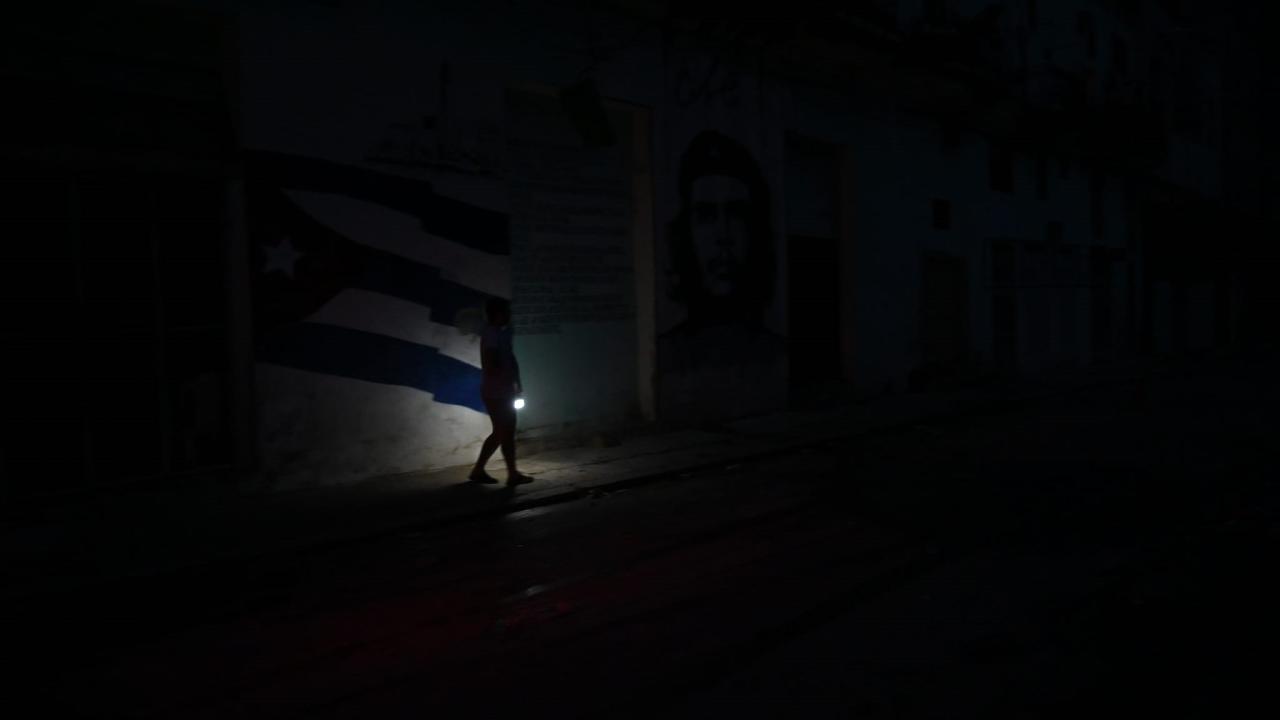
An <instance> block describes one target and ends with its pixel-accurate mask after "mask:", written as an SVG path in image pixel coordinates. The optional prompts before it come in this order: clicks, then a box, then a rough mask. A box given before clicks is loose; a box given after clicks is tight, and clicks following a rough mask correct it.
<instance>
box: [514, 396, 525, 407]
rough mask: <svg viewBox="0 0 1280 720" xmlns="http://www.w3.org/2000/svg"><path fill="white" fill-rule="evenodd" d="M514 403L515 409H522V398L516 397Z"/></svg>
mask: <svg viewBox="0 0 1280 720" xmlns="http://www.w3.org/2000/svg"><path fill="white" fill-rule="evenodd" d="M515 405H516V409H517V410H523V409H524V398H516V403H515Z"/></svg>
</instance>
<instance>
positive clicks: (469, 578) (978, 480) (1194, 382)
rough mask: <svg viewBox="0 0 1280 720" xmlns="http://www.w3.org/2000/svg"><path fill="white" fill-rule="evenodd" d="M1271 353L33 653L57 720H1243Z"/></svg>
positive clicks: (233, 588)
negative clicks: (1110, 717)
mask: <svg viewBox="0 0 1280 720" xmlns="http://www.w3.org/2000/svg"><path fill="white" fill-rule="evenodd" d="M1271 367H1272V365H1271V364H1270V362H1269V361H1267V362H1263V361H1262V360H1254V361H1253V362H1251V363H1244V362H1243V361H1239V360H1236V361H1234V362H1233V363H1232V364H1231V365H1230V366H1223V365H1221V364H1220V363H1219V364H1215V365H1213V366H1205V367H1200V368H1199V369H1194V370H1190V371H1182V372H1180V373H1178V374H1173V373H1168V374H1162V375H1156V376H1155V377H1154V378H1153V379H1152V380H1151V381H1150V382H1149V383H1148V384H1147V385H1146V386H1145V388H1140V387H1139V386H1137V385H1131V384H1127V385H1123V386H1119V387H1107V388H1100V389H1097V390H1094V391H1091V392H1086V393H1078V394H1075V395H1073V396H1068V397H1060V398H1053V399H1048V400H1044V401H1041V402H1038V403H1036V404H1034V405H1033V406H1029V407H1023V408H1011V409H1006V410H1005V411H1004V412H1000V413H993V414H987V415H982V416H972V417H967V418H963V419H960V420H956V421H954V422H949V423H945V424H936V425H931V426H916V427H911V428H905V429H898V430H894V431H888V432H880V433H873V434H869V435H864V436H859V437H854V438H850V439H849V440H848V441H844V442H829V443H825V444H823V445H821V446H818V447H813V448H811V449H808V450H805V451H802V452H797V453H794V454H790V455H787V456H784V457H778V458H774V459H769V460H764V461H759V462H756V463H751V464H744V465H742V466H739V467H725V468H722V469H720V470H718V471H714V472H706V473H703V474H699V475H696V476H689V477H673V478H671V479H669V480H667V481H663V482H658V483H654V484H649V485H646V486H644V487H639V488H636V489H632V490H628V491H624V492H619V493H613V494H600V495H599V496H597V497H592V498H589V499H583V500H579V501H573V502H566V503H562V504H556V505H551V506H548V507H545V508H541V509H534V510H528V511H523V512H517V513H515V514H511V515H506V516H502V517H498V518H495V519H493V520H484V521H475V522H471V523H464V524H461V525H458V526H455V527H452V528H448V529H444V530H439V531H434V532H404V533H400V534H397V535H395V536H393V537H389V538H380V539H377V540H371V541H368V542H363V543H362V542H351V543H347V544H345V545H343V546H341V547H337V548H329V549H325V550H323V551H316V552H313V553H306V554H300V555H295V556H289V557H273V558H270V559H262V560H259V561H258V562H256V563H255V564H254V565H253V566H251V567H245V566H237V567H235V568H234V569H228V568H224V569H222V570H219V571H202V572H192V573H174V574H170V575H165V576H160V577H156V578H153V579H150V580H147V581H134V582H129V581H124V582H120V583H116V584H114V585H111V586H107V587H102V588H99V589H94V590H92V591H91V592H82V593H77V594H76V595H75V596H74V597H54V598H47V597H46V598H41V599H40V600H39V602H38V605H34V606H28V607H24V608H21V609H16V608H11V609H10V610H9V612H8V613H7V622H8V624H9V628H8V629H7V630H6V635H7V637H8V638H10V648H11V652H10V657H11V659H13V660H16V661H18V668H17V669H18V673H17V675H16V677H21V678H25V680H24V682H23V683H22V685H23V686H24V687H25V689H27V690H31V691H38V700H37V704H36V705H33V706H32V707H33V708H39V709H40V710H39V714H41V715H50V716H52V715H59V716H61V715H63V714H67V713H70V714H75V715H80V716H94V717H121V716H126V717H247V716H255V717H256V716H272V717H280V716H291V717H292V716H296V717H331V716H333V717H424V716H429V715H434V716H441V715H443V716H448V717H451V716H460V715H463V714H466V715H477V716H490V717H492V716H500V715H504V714H507V713H513V714H521V715H525V716H543V715H547V716H572V717H594V716H619V717H670V716H688V717H695V716H700V717H705V716H707V715H708V714H719V713H721V712H727V711H732V712H733V713H734V714H735V715H744V714H745V715H746V716H748V717H757V716H760V717H764V716H783V715H787V716H794V717H850V716H852V717H910V718H917V717H920V718H923V717H956V716H974V717H992V716H1026V717H1078V716H1079V715H1081V714H1084V713H1092V712H1101V711H1103V710H1104V709H1113V710H1116V711H1119V712H1125V713H1131V714H1134V715H1144V716H1151V715H1157V714H1165V713H1176V714H1180V715H1184V716H1197V717H1212V716H1218V717H1223V716H1234V715H1236V714H1238V713H1242V712H1243V711H1244V710H1245V709H1246V708H1259V705H1258V703H1267V702H1269V701H1268V700H1267V692H1266V690H1267V687H1268V683H1269V678H1270V672H1269V670H1268V668H1269V667H1270V665H1269V664H1268V661H1267V660H1266V658H1267V657H1268V656H1269V654H1270V653H1271V652H1272V648H1273V647H1274V642H1275V640H1276V639H1277V638H1276V635H1275V626H1274V623H1273V621H1272V619H1271V617H1270V615H1271V608H1272V607H1274V603H1275V601H1276V599H1277V598H1276V595H1275V591H1274V590H1273V589H1272V588H1271V582H1270V579H1269V577H1268V576H1269V570H1268V568H1269V566H1270V559H1271V558H1272V557H1273V553H1274V551H1275V549H1276V545H1275V543H1276V531H1277V529H1278V528H1280V525H1277V520H1276V513H1277V511H1278V510H1280V504H1277V499H1278V498H1277V496H1276V485H1275V482H1274V478H1275V477H1277V474H1276V459H1275V456H1274V452H1273V447H1272V446H1271V444H1270V443H1271V440H1270V439H1271V438H1273V437H1274V433H1275V431H1276V421H1275V418H1274V417H1271V416H1269V414H1268V413H1266V412H1264V411H1263V408H1265V407H1268V406H1273V405H1271V403H1272V402H1274V401H1275V399H1276V394H1277V387H1276V383H1275V382H1274V379H1273V378H1272V377H1270V375H1271V374H1272V373H1271ZM10 676H11V677H14V674H13V673H10ZM725 704H728V705H730V706H732V707H731V709H730V708H726V707H725ZM1264 706H1265V705H1264Z"/></svg>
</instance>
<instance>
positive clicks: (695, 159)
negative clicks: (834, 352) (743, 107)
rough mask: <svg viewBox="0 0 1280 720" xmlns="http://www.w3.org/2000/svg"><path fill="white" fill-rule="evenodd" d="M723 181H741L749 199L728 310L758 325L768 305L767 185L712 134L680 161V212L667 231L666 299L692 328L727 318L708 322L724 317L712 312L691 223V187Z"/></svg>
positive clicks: (740, 151)
mask: <svg viewBox="0 0 1280 720" xmlns="http://www.w3.org/2000/svg"><path fill="white" fill-rule="evenodd" d="M710 175H725V176H728V177H732V178H736V179H738V180H741V181H742V182H743V183H744V184H745V185H746V186H747V192H748V194H749V204H748V208H749V209H748V213H749V215H748V218H747V228H746V230H747V237H746V239H745V240H746V248H745V252H744V254H745V257H744V258H743V270H744V272H743V277H742V283H741V286H740V287H736V288H735V289H734V297H733V298H732V299H731V303H732V305H733V306H734V307H735V308H736V309H737V310H738V311H740V312H742V313H744V314H745V315H746V316H748V317H749V318H750V319H759V317H760V315H761V314H762V313H763V312H764V310H765V308H767V307H768V306H769V303H770V302H771V301H772V300H773V290H774V261H773V253H774V247H773V246H774V237H773V219H772V209H771V202H770V198H769V184H768V182H766V181H765V178H764V174H763V173H762V172H761V170H760V166H759V165H758V164H757V163H756V160H755V158H753V157H751V153H750V152H749V151H748V150H747V148H746V147H744V146H743V145H742V144H741V143H739V142H738V141H737V140H734V139H732V138H730V137H728V136H727V135H724V134H722V133H719V132H716V131H715V130H704V131H703V132H701V133H699V134H698V135H697V136H696V137H694V139H693V141H692V142H690V143H689V146H688V147H687V148H686V149H685V151H684V155H683V156H682V157H681V159H680V176H679V192H680V210H679V212H678V213H677V214H676V216H675V217H674V218H673V219H672V220H671V222H670V223H669V224H668V225H667V243H668V247H669V250H670V256H669V258H670V262H671V266H670V274H671V281H670V284H669V286H668V289H669V296H670V297H671V299H673V300H675V301H677V302H680V303H683V304H684V305H685V306H686V307H688V309H689V314H690V317H691V319H695V321H696V322H716V321H724V320H728V319H730V318H727V317H721V318H715V317H708V315H714V314H717V313H722V312H724V311H725V309H724V308H719V309H717V308H715V307H713V305H714V304H713V303H712V301H711V296H710V295H709V293H708V292H707V288H706V284H705V283H704V282H703V278H702V268H701V267H700V266H699V264H698V253H697V249H696V248H695V247H694V242H693V237H692V234H691V233H692V230H691V228H690V222H691V221H692V207H691V206H692V201H693V184H694V182H695V181H697V180H698V179H699V178H704V177H707V176H710Z"/></svg>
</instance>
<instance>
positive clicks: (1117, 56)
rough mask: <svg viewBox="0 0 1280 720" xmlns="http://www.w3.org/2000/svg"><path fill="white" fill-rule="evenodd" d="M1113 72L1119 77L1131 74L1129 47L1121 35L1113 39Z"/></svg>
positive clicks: (1114, 36)
mask: <svg viewBox="0 0 1280 720" xmlns="http://www.w3.org/2000/svg"><path fill="white" fill-rule="evenodd" d="M1111 71H1112V72H1113V73H1114V74H1115V75H1117V76H1119V77H1124V76H1126V75H1128V74H1129V47H1128V46H1127V45H1126V44H1125V42H1124V38H1122V37H1120V36H1119V35H1113V36H1112V37H1111Z"/></svg>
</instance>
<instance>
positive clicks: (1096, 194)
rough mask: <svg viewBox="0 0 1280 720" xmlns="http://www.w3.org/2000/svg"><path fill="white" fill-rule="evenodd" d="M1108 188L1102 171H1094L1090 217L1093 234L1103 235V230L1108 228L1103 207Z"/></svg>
mask: <svg viewBox="0 0 1280 720" xmlns="http://www.w3.org/2000/svg"><path fill="white" fill-rule="evenodd" d="M1105 190H1106V183H1105V177H1104V176H1103V175H1102V173H1101V172H1098V171H1094V172H1093V174H1092V175H1090V176H1089V218H1090V220H1091V221H1092V224H1093V236H1094V237H1099V238H1100V237H1102V235H1103V231H1104V230H1105V229H1106V217H1105V215H1104V210H1105V208H1104V207H1103V205H1104V203H1103V199H1104V196H1103V193H1104V192H1105Z"/></svg>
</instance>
